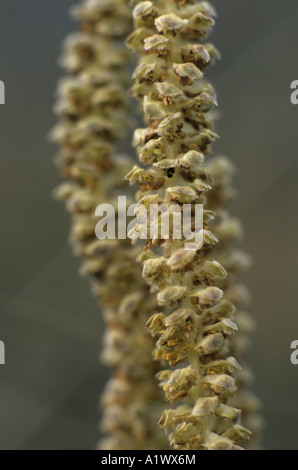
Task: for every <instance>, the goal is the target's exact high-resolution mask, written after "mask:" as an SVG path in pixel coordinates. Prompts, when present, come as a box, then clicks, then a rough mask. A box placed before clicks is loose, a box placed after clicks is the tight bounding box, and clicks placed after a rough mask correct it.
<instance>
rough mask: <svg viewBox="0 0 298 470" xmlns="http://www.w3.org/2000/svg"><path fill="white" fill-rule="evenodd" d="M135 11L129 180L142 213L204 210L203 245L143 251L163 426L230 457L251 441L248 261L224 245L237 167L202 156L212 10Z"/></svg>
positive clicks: (153, 7) (182, 6) (234, 229)
mask: <svg viewBox="0 0 298 470" xmlns="http://www.w3.org/2000/svg"><path fill="white" fill-rule="evenodd" d="M135 3H136V5H135V8H134V11H133V17H134V22H135V30H134V32H133V33H132V34H131V35H130V36H129V38H128V40H127V44H128V46H129V48H130V49H132V50H133V51H135V52H137V53H138V55H139V64H138V67H137V68H136V70H135V73H134V79H135V84H134V86H133V88H132V94H133V95H134V96H135V97H136V98H137V99H138V100H139V101H140V102H141V104H142V107H143V111H144V118H145V122H146V124H147V127H146V128H144V129H138V130H137V131H136V132H135V135H134V145H135V146H136V147H137V152H138V156H139V159H140V161H141V163H142V166H141V167H140V166H134V167H133V169H132V170H131V171H130V172H129V173H128V175H127V179H128V180H129V181H130V182H131V184H135V185H137V186H139V191H138V193H137V199H138V202H140V203H141V204H143V205H145V206H149V205H150V204H152V203H157V204H165V205H168V206H169V205H171V204H173V203H174V204H178V205H180V207H181V211H183V205H184V204H191V205H192V207H193V208H194V207H195V205H196V204H203V206H204V235H203V239H204V243H203V246H202V247H201V248H200V249H198V250H195V249H194V250H186V249H185V248H184V240H183V239H182V240H176V239H174V237H173V236H172V233H171V230H169V234H168V240H164V239H154V240H152V239H148V240H147V245H146V250H144V251H143V252H142V253H141V254H140V255H139V260H140V261H142V262H143V277H144V279H145V280H146V282H147V283H148V284H149V285H150V286H151V291H152V292H155V293H156V294H157V302H158V305H159V307H160V311H157V312H156V313H155V314H154V315H152V316H151V317H150V319H149V321H148V322H147V326H148V328H149V330H150V331H151V333H152V335H153V337H157V343H156V348H155V350H154V356H155V359H156V360H159V361H162V363H163V364H168V366H169V367H168V368H166V369H164V370H162V371H160V372H159V373H158V378H159V380H160V385H161V387H162V388H163V390H164V393H165V397H166V399H167V400H168V401H169V402H170V403H171V404H172V405H175V406H174V407H172V408H170V409H167V410H166V411H164V413H163V415H162V417H161V419H160V425H161V426H162V427H163V428H164V429H165V431H166V434H167V435H168V437H169V440H170V443H171V446H172V447H173V448H175V449H186V450H238V449H241V448H242V445H243V444H244V443H245V442H246V441H248V440H249V438H250V437H251V431H250V430H248V429H247V428H246V427H245V426H244V425H243V423H242V421H241V410H243V411H244V413H243V414H244V415H245V416H243V417H244V419H246V421H247V422H248V423H249V422H251V423H252V424H253V422H254V424H255V426H256V427H257V425H258V423H257V419H252V416H251V415H253V414H254V412H255V406H256V403H255V401H254V400H253V399H250V398H249V399H248V397H247V395H245V393H244V392H241V387H244V386H245V385H246V379H245V375H247V374H245V373H243V372H240V371H241V367H240V365H239V362H238V361H239V360H241V359H242V346H241V344H243V335H246V333H247V331H248V330H250V328H251V320H250V317H249V316H248V315H247V314H245V313H243V312H241V311H237V310H236V305H237V307H238V306H240V304H241V300H240V299H239V298H240V297H243V295H242V294H243V289H242V288H241V286H239V285H237V284H236V283H235V276H234V275H236V274H237V273H238V272H239V271H241V270H242V269H244V268H246V267H247V265H248V264H249V259H248V257H247V255H246V254H244V253H243V252H241V251H239V250H235V249H234V248H233V247H232V248H231V242H233V241H235V240H236V239H238V237H239V235H240V232H241V231H240V227H239V223H238V222H237V221H235V220H234V219H232V218H231V217H230V216H229V214H228V213H227V211H226V209H225V207H226V204H227V202H228V201H229V200H230V198H231V196H232V195H233V192H232V190H231V187H230V185H229V183H230V178H231V174H232V172H233V168H232V166H231V164H230V162H229V161H228V160H227V159H226V158H225V157H215V158H211V159H208V158H206V157H207V156H208V155H209V154H210V145H211V143H212V142H213V141H214V140H215V139H216V138H217V135H216V134H215V132H214V129H213V117H212V110H213V108H214V107H216V106H217V100H216V96H215V92H214V90H213V88H212V86H211V85H210V83H208V82H207V81H206V80H205V78H204V73H205V68H206V66H208V65H209V64H211V63H212V62H214V60H215V59H216V58H217V57H218V56H219V53H218V51H217V50H216V48H215V47H214V46H213V45H211V44H210V43H208V42H207V41H206V38H207V36H208V33H209V32H210V30H211V28H212V26H213V25H214V18H215V16H216V14H215V10H214V9H213V7H212V6H211V5H210V4H209V3H207V2H200V3H198V2H196V1H194V0H175V1H172V0H157V1H154V2H151V1H144V2H135ZM228 273H229V276H228ZM230 275H231V276H230ZM233 301H234V302H233ZM237 323H239V324H240V325H241V326H240V328H241V333H239V332H238V330H239V328H238V326H237ZM237 337H238V338H240V339H241V341H240V340H238V341H237V339H234V338H237ZM244 372H245V371H244ZM237 385H238V386H239V388H240V392H241V395H238V393H237ZM247 400H248V401H247ZM250 418H251V419H250Z"/></svg>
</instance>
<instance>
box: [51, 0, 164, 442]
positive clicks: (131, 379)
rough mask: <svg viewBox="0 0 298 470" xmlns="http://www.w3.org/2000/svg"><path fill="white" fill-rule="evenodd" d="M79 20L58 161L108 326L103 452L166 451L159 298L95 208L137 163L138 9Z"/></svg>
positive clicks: (69, 49) (96, 2)
mask: <svg viewBox="0 0 298 470" xmlns="http://www.w3.org/2000/svg"><path fill="white" fill-rule="evenodd" d="M74 15H75V17H76V18H77V19H79V21H80V24H81V30H80V32H78V33H76V34H73V35H71V36H70V37H69V38H68V39H67V40H66V43H65V51H64V55H63V65H64V68H65V69H66V71H67V72H68V76H67V78H65V79H64V80H63V81H62V82H61V84H60V87H59V92H58V95H59V96H58V101H57V105H56V111H57V113H58V115H59V116H60V122H59V124H58V125H57V127H56V128H55V129H54V131H53V138H54V140H55V141H56V142H58V143H59V145H60V147H61V151H60V153H59V155H58V157H57V162H58V165H59V167H60V168H61V170H62V175H63V177H64V178H66V179H67V180H68V181H67V182H65V183H63V184H62V185H61V186H60V187H59V188H58V189H57V191H56V195H57V196H58V197H59V198H61V199H63V200H65V202H66V207H67V209H68V210H69V211H70V212H71V214H72V219H71V220H72V222H71V223H72V229H71V235H70V239H71V244H72V246H73V249H74V251H75V253H76V254H78V255H81V256H82V257H83V260H84V262H83V265H82V268H81V272H82V274H84V275H88V276H90V278H91V279H92V289H93V292H94V294H95V295H96V296H97V297H98V298H99V300H100V304H101V306H102V310H103V314H104V317H105V320H106V323H107V332H106V336H105V347H104V352H103V358H104V361H105V363H106V364H108V365H110V366H111V367H112V368H113V376H112V378H111V379H110V380H109V382H108V384H107V386H106V389H105V392H104V394H103V398H102V403H103V410H104V417H103V422H102V427H103V431H104V433H105V434H106V435H107V437H106V438H104V439H103V440H102V442H101V443H100V447H101V448H104V449H109V450H120V449H160V448H165V446H166V445H167V443H166V440H165V438H164V436H163V433H162V432H161V431H157V427H156V421H157V420H158V415H159V414H160V409H161V408H160V403H161V400H162V397H160V394H161V392H160V390H159V389H158V387H157V384H156V383H155V374H156V372H157V370H158V369H157V365H156V363H154V361H153V358H152V349H153V341H152V338H151V336H150V334H149V333H148V332H147V331H146V329H145V327H144V323H145V321H146V319H147V318H148V316H149V315H150V314H151V313H152V311H154V307H155V300H154V298H152V297H150V295H149V289H148V286H147V285H146V284H145V282H144V281H143V280H142V278H141V275H140V272H139V271H140V267H139V265H138V264H137V263H136V261H135V258H136V251H135V249H133V248H132V247H131V245H130V243H129V242H128V241H127V240H121V241H118V240H104V241H102V240H98V239H97V238H96V236H95V226H96V218H95V208H96V206H97V205H98V204H101V203H110V204H114V206H115V208H116V207H117V196H118V194H121V195H123V194H125V191H126V189H125V184H124V182H123V175H124V174H125V173H126V172H127V171H128V169H129V167H130V165H131V162H130V160H129V159H128V158H127V157H124V156H119V155H116V154H115V153H114V144H115V143H116V142H117V141H118V140H119V139H120V138H121V137H123V135H124V134H125V131H126V129H127V124H128V119H127V112H128V111H127V107H128V99H127V94H126V88H127V85H128V83H129V80H128V75H127V73H128V66H129V63H130V57H129V56H130V54H129V52H128V51H127V49H126V48H125V45H124V38H125V37H126V36H127V35H128V34H129V32H130V28H131V11H130V8H129V6H128V1H127V0H85V1H83V2H82V4H81V6H78V7H76V8H75V9H74ZM128 202H129V201H128ZM115 210H117V209H115ZM116 215H117V212H116Z"/></svg>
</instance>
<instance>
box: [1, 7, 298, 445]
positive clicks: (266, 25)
mask: <svg viewBox="0 0 298 470" xmlns="http://www.w3.org/2000/svg"><path fill="white" fill-rule="evenodd" d="M71 4H73V0H55V1H48V0H9V1H8V0H2V14H1V16H0V57H1V59H0V79H1V80H3V81H4V83H5V86H6V104H5V106H1V108H0V136H1V137H0V152H1V160H0V162H1V163H0V165H1V185H0V191H1V198H0V200H1V203H0V204H1V244H0V249H1V267H2V269H1V274H0V276H1V283H0V303H1V314H0V339H1V340H3V341H4V342H5V345H6V365H5V366H0V449H92V448H94V447H95V445H96V441H97V439H98V397H99V395H100V392H101V390H102V388H103V386H104V383H105V381H106V379H107V377H108V371H107V370H106V369H105V368H103V366H101V365H99V364H98V355H99V349H100V345H101V343H102V332H103V328H104V326H103V325H102V323H101V318H100V312H99V310H98V308H97V306H96V304H95V300H94V298H92V297H91V295H90V293H89V286H88V282H87V281H86V280H84V279H81V278H80V277H79V275H78V274H77V270H78V266H79V260H78V259H75V258H74V257H73V256H72V253H71V249H70V247H69V246H68V244H67V238H68V231H69V215H68V214H67V213H66V212H65V210H64V208H63V206H62V204H60V205H59V204H58V203H56V202H55V201H54V200H53V198H52V196H51V192H52V190H53V188H54V187H55V186H56V185H57V183H58V182H59V177H58V170H57V169H56V168H55V166H54V164H53V162H52V155H53V154H54V153H55V152H56V149H55V148H54V147H53V146H51V145H50V144H48V142H47V141H46V135H47V134H48V132H49V130H50V129H51V127H52V126H53V124H54V123H55V116H54V115H53V113H52V107H53V102H54V94H55V88H56V84H57V81H58V79H59V77H61V75H62V71H61V70H60V69H59V67H58V65H57V57H58V56H59V55H60V51H61V42H62V40H63V39H64V38H65V36H66V35H67V34H68V33H69V32H70V31H72V30H73V29H75V28H76V24H75V23H73V22H72V21H71V20H70V19H69V15H68V9H69V7H70V5H71ZM213 4H214V5H215V7H216V8H217V11H218V14H219V18H218V21H217V26H216V28H215V30H214V33H213V35H212V38H211V40H212V41H213V42H214V43H215V44H216V46H217V47H218V48H219V49H220V50H221V52H222V57H223V59H222V61H221V62H219V63H218V64H217V65H216V66H215V67H213V68H211V69H209V71H208V73H209V77H210V78H211V80H212V82H213V84H214V85H215V87H216V89H217V92H218V97H219V104H220V110H221V120H220V121H219V122H218V126H217V130H218V132H219V134H220V136H221V140H219V141H218V142H217V144H216V146H215V148H214V150H215V151H216V152H220V153H225V154H227V155H228V156H229V157H230V158H231V159H232V161H233V162H234V163H235V165H236V166H237V168H238V174H237V175H236V178H235V186H236V188H237V190H238V193H239V198H238V199H237V201H236V202H235V203H233V206H232V209H231V210H232V211H233V213H234V214H236V215H239V216H240V217H241V219H242V221H243V223H244V226H245V231H246V238H245V240H244V243H243V247H245V249H246V250H247V251H249V252H250V253H251V254H252V256H253V258H254V261H255V263H254V266H253V269H251V271H250V272H249V274H248V275H246V278H245V280H246V282H247V284H248V285H249V287H250V289H251V291H252V293H253V299H254V300H253V304H252V305H251V310H252V312H253V314H254V317H255V319H256V322H257V331H256V333H255V335H254V337H253V343H252V348H251V352H250V355H249V362H250V364H251V366H252V368H253V370H254V373H255V376H256V383H255V391H256V393H257V394H258V396H259V397H260V398H261V400H262V402H263V413H264V416H265V420H266V428H265V447H266V448H267V449H295V450H298V431H297V429H298V398H297V397H298V366H294V365H292V364H291V362H290V354H291V350H290V344H291V342H292V341H293V340H295V339H298V311H297V306H298V287H297V271H298V247H297V230H298V217H297V202H298V197H297V196H298V194H297V178H298V159H297V149H298V107H297V106H296V107H295V106H293V105H292V104H291V102H290V95H291V90H290V84H291V82H292V81H293V80H297V79H298V69H297V62H298V29H297V17H298V3H297V0H283V1H282V2H281V1H280V0H270V1H269V0H250V1H249V2H248V1H247V0H225V1H222V0H213Z"/></svg>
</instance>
